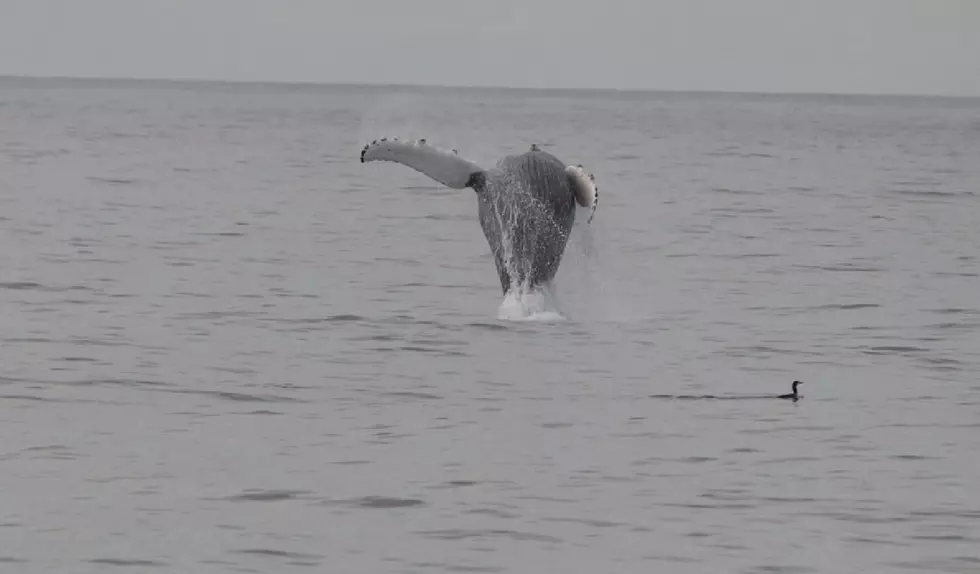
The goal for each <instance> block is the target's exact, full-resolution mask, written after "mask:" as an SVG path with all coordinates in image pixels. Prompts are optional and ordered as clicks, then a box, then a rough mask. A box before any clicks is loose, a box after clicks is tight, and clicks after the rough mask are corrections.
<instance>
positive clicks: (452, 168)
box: [361, 138, 483, 189]
mask: <svg viewBox="0 0 980 574" xmlns="http://www.w3.org/2000/svg"><path fill="white" fill-rule="evenodd" d="M369 161H391V162H395V163H400V164H402V165H404V166H407V167H410V168H412V169H414V170H416V171H418V172H420V173H422V174H425V175H427V176H429V177H431V178H432V179H434V180H436V181H438V182H439V183H441V184H443V185H445V186H448V187H451V188H453V189H463V188H465V187H466V184H467V182H468V181H469V180H470V176H471V175H473V174H474V173H476V172H480V171H483V168H481V167H480V166H478V165H476V164H475V163H473V162H471V161H469V160H467V159H464V158H461V157H459V155H458V154H457V152H456V150H452V151H447V150H444V149H439V148H437V147H434V146H431V145H429V144H427V143H425V140H424V139H420V140H415V141H411V140H409V141H406V140H398V139H397V138H395V139H387V138H385V139H380V140H375V141H373V142H371V143H370V144H368V145H366V146H364V149H362V150H361V163H365V162H369Z"/></svg>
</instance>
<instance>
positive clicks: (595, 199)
mask: <svg viewBox="0 0 980 574" xmlns="http://www.w3.org/2000/svg"><path fill="white" fill-rule="evenodd" d="M565 175H567V176H568V181H569V183H570V184H571V187H572V190H573V191H574V192H575V202H576V203H578V204H579V205H580V206H582V207H591V208H592V212H591V213H589V221H588V222H589V223H592V218H593V217H594V216H595V210H596V207H598V205H599V188H598V187H596V184H595V176H593V175H592V174H591V173H589V172H587V171H585V168H583V167H582V166H581V164H579V165H568V166H565Z"/></svg>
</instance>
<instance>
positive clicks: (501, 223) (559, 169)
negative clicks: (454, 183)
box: [467, 149, 575, 295]
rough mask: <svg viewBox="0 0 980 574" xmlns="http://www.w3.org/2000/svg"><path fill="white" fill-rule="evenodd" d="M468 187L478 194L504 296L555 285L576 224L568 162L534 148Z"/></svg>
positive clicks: (508, 159)
mask: <svg viewBox="0 0 980 574" xmlns="http://www.w3.org/2000/svg"><path fill="white" fill-rule="evenodd" d="M467 187H471V188H472V189H473V190H474V191H475V192H476V196H477V199H478V210H479V218H480V227H481V228H482V229H483V235H484V236H485V237H486V239H487V242H488V243H489V244H490V250H491V251H492V252H493V258H494V263H495V264H496V267H497V275H498V276H499V277H500V287H501V289H502V290H503V293H504V295H506V294H507V292H508V291H511V290H514V289H529V290H534V289H537V288H539V287H541V286H543V285H545V284H548V283H550V282H551V281H552V280H553V279H554V278H555V275H556V274H557V273H558V267H559V265H560V264H561V260H562V256H563V255H564V252H565V246H566V245H567V243H568V237H569V233H570V232H571V229H572V224H574V223H575V191H574V190H573V188H572V185H571V183H570V181H569V178H568V176H567V175H566V173H565V164H564V163H562V162H561V161H560V160H559V159H558V158H556V157H555V156H553V155H551V154H550V153H548V152H545V151H541V150H538V149H534V150H531V151H528V152H526V153H522V154H519V155H510V156H506V157H504V158H503V159H501V160H500V161H499V162H498V163H497V166H496V167H495V168H493V169H489V170H486V171H480V172H476V173H474V174H473V175H472V176H470V179H469V181H468V182H467Z"/></svg>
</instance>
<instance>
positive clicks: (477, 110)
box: [0, 79, 980, 574]
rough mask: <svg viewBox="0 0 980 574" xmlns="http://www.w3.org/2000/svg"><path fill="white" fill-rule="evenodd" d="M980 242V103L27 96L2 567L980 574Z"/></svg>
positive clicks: (18, 100) (9, 166)
mask: <svg viewBox="0 0 980 574" xmlns="http://www.w3.org/2000/svg"><path fill="white" fill-rule="evenodd" d="M382 136H399V137H412V138H418V137H425V138H426V139H427V140H428V141H429V142H430V143H433V144H435V145H439V146H442V147H453V148H457V149H458V150H459V152H460V154H461V155H464V156H466V157H469V158H470V159H472V160H474V161H476V162H478V163H480V164H484V165H487V166H490V165H492V164H493V163H495V162H496V160H497V159H498V158H500V157H502V156H503V155H505V154H508V153H518V152H522V151H525V150H526V149H527V148H528V147H529V146H530V145H531V144H532V143H537V144H539V145H540V146H542V148H544V149H546V150H548V151H550V152H552V153H554V154H556V155H557V156H558V157H559V158H561V159H563V160H564V161H568V162H570V163H571V162H575V163H582V164H583V165H585V167H586V168H587V169H588V170H589V171H591V172H592V173H594V174H595V177H596V182H597V183H598V185H599V189H600V203H599V208H598V210H597V212H596V216H595V220H594V221H593V223H592V225H591V226H588V225H585V223H584V218H582V219H583V220H581V221H578V222H577V223H576V227H575V229H574V231H573V236H572V241H571V243H570V244H569V247H568V251H567V254H566V258H565V261H564V262H563V266H562V269H561V271H560V273H559V276H558V278H557V281H556V291H557V297H558V299H559V305H560V312H561V315H562V319H561V320H557V318H554V317H553V318H552V320H533V319H534V317H532V318H531V319H532V320H510V319H508V318H507V314H506V313H505V311H506V308H505V307H506V305H505V304H504V302H503V298H502V296H501V293H500V288H499V283H498V281H497V276H496V272H495V271H494V268H493V263H492V260H491V257H490V252H489V247H488V245H487V243H486V241H485V239H484V238H483V236H482V233H481V231H480V228H479V224H478V222H477V219H476V198H475V197H474V195H473V193H472V191H470V190H464V191H458V190H452V189H447V188H444V187H441V186H440V185H438V184H436V183H435V182H433V181H431V180H429V179H427V178H426V177H425V176H422V175H421V174H418V173H416V172H414V171H412V170H410V169H408V168H406V167H403V166H399V165H395V164H381V163H372V164H360V163H359V162H358V154H359V152H360V148H361V147H362V146H363V145H364V144H365V143H367V142H369V141H371V140H372V139H376V138H380V137H382ZM978 257H980V102H978V101H976V100H952V99H948V100H947V99H926V98H922V99H912V98H880V97H832V96H794V97H790V96H762V95H720V94H664V93H648V94H625V93H601V92H600V93H589V92H548V91H538V92H535V91H504V90H497V91H493V90H450V89H410V88H390V87H377V88H367V87H322V86H321V87H317V86H269V85H230V84H206V83H169V82H103V81H85V82H82V81H66V80H24V79H3V80H0V305H2V321H0V571H4V572H17V573H28V572H45V573H49V572H73V573H82V572H106V571H134V572H136V571H146V572H292V571H296V572H300V571H311V572H337V573H341V572H351V573H363V572H373V573H380V572H392V573H415V572H418V573H422V572H425V573H429V572H436V573H438V572H507V573H510V572H514V573H518V572H520V573H525V572H566V573H583V574H586V573H587V574H595V573H600V572H616V573H633V572H637V573H639V572H671V573H718V572H732V573H756V572H759V573H762V572H769V573H771V572H783V573H794V574H802V573H809V572H820V573H824V572H826V573H840V572H876V573H901V572H916V571H918V572H930V573H935V572H978V571H980V487H978V485H980V459H978V455H977V453H978V452H980V260H978ZM794 379H800V380H803V381H804V385H803V386H802V387H801V391H802V394H803V395H804V398H803V399H802V400H800V401H798V402H792V401H781V400H775V399H757V400H677V399H674V398H671V397H670V395H722V396H726V397H727V396H742V395H760V394H761V395H774V394H778V393H784V392H788V390H789V383H790V382H791V381H792V380H794ZM652 395H661V396H660V397H653V396H652ZM663 395H668V396H666V397H664V396H663Z"/></svg>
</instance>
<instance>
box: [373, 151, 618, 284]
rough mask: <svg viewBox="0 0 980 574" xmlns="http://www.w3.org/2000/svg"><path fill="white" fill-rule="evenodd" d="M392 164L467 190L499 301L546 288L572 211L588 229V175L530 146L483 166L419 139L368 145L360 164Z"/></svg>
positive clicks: (593, 195) (594, 190)
mask: <svg viewBox="0 0 980 574" xmlns="http://www.w3.org/2000/svg"><path fill="white" fill-rule="evenodd" d="M375 161H386V162H394V163H396V164H400V165H403V166H406V167H409V168H412V169H414V170H415V171H417V172H419V173H421V174H424V175H426V176H428V177H429V178H430V179H433V180H435V181H436V182H438V183H440V184H442V185H445V186H447V187H449V188H452V189H466V188H470V189H472V190H473V191H474V192H475V194H476V199H477V214H478V217H479V221H480V227H481V228H482V230H483V235H484V237H486V239H487V243H489V245H490V251H491V253H492V255H493V260H494V264H495V267H496V270H497V275H498V277H499V278H500V287H501V290H502V291H503V294H504V296H505V297H506V296H508V294H525V293H531V292H536V291H537V292H539V291H541V290H552V289H554V285H553V282H554V278H555V275H556V274H557V273H558V268H559V266H560V265H561V261H562V258H563V256H564V253H565V247H566V245H567V243H568V239H569V235H570V233H571V230H572V226H573V224H574V223H575V218H576V214H577V213H578V211H579V210H586V211H587V213H588V219H587V221H586V224H587V225H591V224H592V220H593V217H594V216H595V212H596V208H597V206H598V203H599V190H598V187H597V186H596V183H595V176H594V175H593V174H591V173H589V172H588V171H586V170H585V168H584V167H583V166H582V164H566V163H564V162H562V161H561V160H559V159H558V158H557V157H555V156H554V155H552V154H550V153H548V152H546V151H544V150H542V149H541V148H540V147H538V145H537V144H532V145H531V147H530V149H529V150H527V151H525V152H524V153H518V154H513V155H507V156H505V157H503V158H501V159H500V160H499V161H498V162H497V164H496V165H495V166H494V167H492V168H486V169H485V168H483V167H481V166H480V165H478V164H476V163H475V162H473V161H471V160H468V159H466V158H464V157H463V156H461V155H460V154H459V151H458V150H456V149H450V150H446V149H442V148H439V147H436V146H434V145H431V144H429V143H427V142H426V140H424V139H418V140H399V139H398V138H391V139H389V138H382V139H380V140H374V141H372V142H371V143H370V144H367V145H365V146H364V148H363V149H362V150H361V163H367V162H375Z"/></svg>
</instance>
